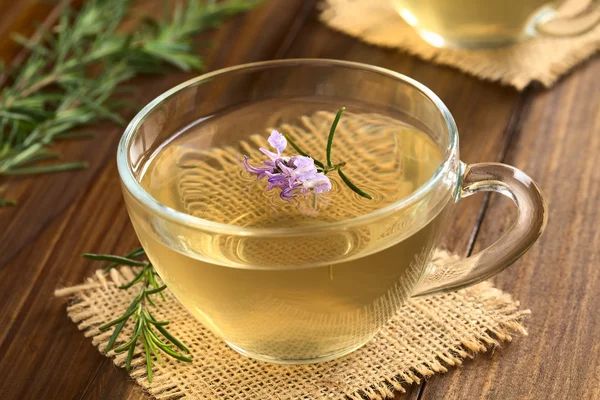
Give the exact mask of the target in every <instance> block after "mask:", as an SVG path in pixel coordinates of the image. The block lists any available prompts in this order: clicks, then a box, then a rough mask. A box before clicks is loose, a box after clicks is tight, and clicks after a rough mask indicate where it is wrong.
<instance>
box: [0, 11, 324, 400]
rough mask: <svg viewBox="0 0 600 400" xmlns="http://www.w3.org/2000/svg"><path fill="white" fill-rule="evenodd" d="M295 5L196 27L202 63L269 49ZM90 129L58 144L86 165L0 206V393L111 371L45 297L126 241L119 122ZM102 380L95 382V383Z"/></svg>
mask: <svg viewBox="0 0 600 400" xmlns="http://www.w3.org/2000/svg"><path fill="white" fill-rule="evenodd" d="M144 4H145V5H147V4H150V5H151V3H150V2H147V3H144ZM152 4H162V1H159V0H157V1H155V2H153V3H152ZM304 6H305V3H304V2H302V1H300V0H294V1H287V2H286V6H285V7H282V6H281V4H280V3H279V2H270V3H267V4H265V5H263V6H261V7H260V8H258V9H256V10H254V11H252V12H250V13H248V14H247V15H243V16H239V17H236V18H234V19H232V20H231V21H230V22H228V23H227V24H226V25H225V26H223V27H222V28H220V29H218V30H215V31H213V32H211V33H209V34H207V35H203V36H202V37H201V38H199V40H201V41H203V42H207V41H209V40H210V41H211V42H213V43H214V46H212V47H210V48H204V49H202V50H201V51H202V54H207V55H208V59H207V63H208V66H209V68H210V69H217V68H222V67H225V66H229V65H234V64H239V63H244V62H250V61H257V60H260V59H268V58H272V57H274V56H275V55H276V53H277V52H278V51H280V48H281V46H282V44H284V43H285V42H286V40H287V41H289V39H287V34H288V32H289V30H290V26H292V25H293V24H294V21H295V20H296V19H297V18H298V15H299V14H301V10H302V8H303V7H304ZM308 6H310V7H312V4H311V3H309V4H308ZM191 76H193V75H191V74H185V73H178V72H173V73H170V74H169V75H167V76H164V77H152V78H143V79H137V80H136V81H135V86H136V87H137V88H138V93H137V97H138V101H139V102H140V103H142V104H143V103H146V102H148V101H150V100H151V99H152V98H154V97H155V96H156V95H158V94H160V93H161V92H163V91H164V90H166V89H168V88H170V87H172V86H174V85H176V84H177V83H179V82H182V81H184V80H186V79H189V78H190V77H191ZM97 130H98V133H99V135H98V137H96V138H95V139H92V140H90V141H81V142H70V143H65V144H64V145H61V148H60V150H61V151H63V153H64V154H65V158H66V159H85V160H88V161H90V164H91V167H90V168H89V169H88V170H86V171H83V172H77V173H66V174H57V175H51V176H46V177H42V178H33V179H26V180H23V181H22V182H18V184H17V185H16V186H19V187H21V185H23V187H24V188H25V189H23V190H22V193H23V194H24V196H19V197H22V198H21V200H22V201H21V204H20V205H19V207H17V208H15V209H9V210H8V211H6V210H3V211H2V213H0V226H2V227H6V229H3V230H2V231H0V243H2V244H1V245H0V246H1V250H0V258H1V260H0V266H1V269H0V282H1V283H0V285H1V286H0V303H1V304H3V307H2V308H1V309H0V326H1V328H0V343H1V344H0V354H2V363H0V374H2V376H3V379H2V380H0V393H2V398H3V399H4V398H6V399H22V398H75V397H81V396H83V395H84V394H85V393H86V391H88V390H89V393H93V387H91V384H92V382H93V381H94V377H96V376H97V375H98V373H99V372H100V371H101V368H102V367H103V366H104V368H106V369H108V370H109V371H112V370H114V367H112V365H111V364H110V362H107V363H105V360H106V359H105V357H103V356H102V355H100V354H99V353H98V351H97V350H96V349H95V348H94V347H93V346H92V345H91V343H90V342H89V340H88V339H86V338H84V337H83V335H81V333H80V332H78V331H77V329H76V327H75V326H74V325H73V324H72V323H71V322H70V321H69V320H68V319H67V317H66V315H65V312H64V306H65V305H64V301H61V300H57V299H54V298H53V295H52V293H53V291H54V289H55V288H56V287H57V286H59V285H71V284H75V283H77V282H79V281H81V280H82V279H83V277H84V276H86V275H88V274H89V273H90V272H91V270H92V269H94V266H93V265H91V264H89V263H86V262H83V261H82V260H81V259H80V258H79V254H81V253H83V252H86V251H91V250H94V251H106V252H124V251H126V250H127V249H128V248H130V247H131V246H133V245H134V243H135V242H136V238H135V235H134V234H133V231H132V229H131V228H130V225H129V220H128V217H127V214H126V211H125V208H124V206H123V203H122V198H121V194H120V184H119V179H118V174H117V172H116V166H115V162H114V158H115V150H116V144H117V142H118V139H119V137H120V133H121V131H122V129H121V128H117V127H114V126H111V125H108V124H107V125H101V126H98V127H97ZM13 184H14V182H11V185H13ZM48 316H51V318H48ZM57 365H59V366H60V367H57ZM115 381H116V382H117V383H120V382H124V386H117V387H116V389H117V393H119V394H118V396H116V397H118V398H121V397H125V393H128V392H129V391H132V392H131V393H132V396H134V395H136V396H139V394H140V393H141V391H140V390H139V389H138V388H136V387H135V386H134V385H133V384H131V383H130V381H128V380H127V379H123V376H119V377H118V379H111V383H110V386H111V387H112V388H113V390H114V389H115V386H114V383H115ZM102 382H103V383H104V384H103V385H102V386H100V389H105V388H106V386H105V385H106V381H102ZM112 398H115V397H112Z"/></svg>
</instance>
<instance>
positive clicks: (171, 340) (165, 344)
mask: <svg viewBox="0 0 600 400" xmlns="http://www.w3.org/2000/svg"><path fill="white" fill-rule="evenodd" d="M144 254H145V252H144V250H143V249H142V248H141V247H140V248H137V249H135V250H133V251H131V252H130V253H128V254H126V255H125V256H114V255H108V254H89V253H88V254H84V255H83V257H84V258H87V259H91V260H99V261H107V262H111V264H110V265H109V266H108V268H106V269H105V270H104V271H105V272H107V271H109V270H110V269H112V268H115V267H117V266H119V265H127V266H133V267H140V269H139V271H138V272H137V274H136V276H135V277H134V278H133V279H131V280H130V281H129V282H127V283H126V284H124V285H121V286H119V289H122V290H127V289H130V288H132V287H133V286H135V285H139V287H140V290H139V292H138V294H137V295H136V296H135V297H134V298H133V300H132V302H131V304H130V305H129V307H127V309H126V310H125V312H124V313H123V314H122V315H121V316H120V317H118V318H115V319H114V320H112V321H110V322H107V323H106V324H104V325H101V326H99V327H98V329H100V330H101V331H107V330H109V329H111V328H112V329H113V332H112V335H111V336H110V339H109V340H108V343H107V345H106V349H105V350H104V351H105V352H106V353H108V352H109V351H110V350H112V349H113V348H114V351H115V353H124V352H127V358H126V360H125V368H126V369H127V371H129V370H130V369H131V361H132V359H133V354H134V352H135V348H136V346H137V344H138V343H139V342H141V343H142V346H143V348H144V354H145V358H146V369H147V373H148V382H150V383H151V382H152V362H153V358H155V359H156V361H157V362H159V363H160V364H162V363H163V361H162V357H161V354H160V353H161V351H162V352H163V353H165V354H167V355H169V356H171V357H173V358H175V359H177V360H180V361H183V362H191V361H192V359H191V356H188V355H186V354H189V353H190V350H189V349H188V348H187V347H186V346H185V345H184V344H183V343H181V342H180V341H179V340H178V339H177V338H175V337H174V336H173V335H172V334H171V333H170V332H169V331H168V330H167V329H166V328H165V327H166V326H167V325H169V321H159V320H157V319H156V318H155V317H154V316H153V315H152V313H151V312H150V310H149V306H152V307H156V303H155V302H154V300H153V299H152V296H154V295H156V294H159V295H160V296H161V297H162V298H163V300H164V299H165V297H164V294H163V293H162V292H163V291H164V290H165V289H166V288H167V287H166V285H160V284H159V282H158V279H157V276H158V274H157V273H156V271H155V270H154V267H153V266H152V264H151V263H150V262H149V261H140V260H137V259H135V258H133V257H140V256H142V255H144ZM130 319H133V323H134V328H133V333H132V335H131V337H130V338H129V339H127V340H126V341H125V342H124V343H123V344H121V345H120V346H118V347H114V346H115V344H116V342H117V339H118V338H119V335H120V333H121V331H122V330H123V328H124V327H125V325H126V324H127V322H128V321H129V320H130ZM113 327H114V328H113ZM160 335H162V336H163V337H164V339H161V337H160Z"/></svg>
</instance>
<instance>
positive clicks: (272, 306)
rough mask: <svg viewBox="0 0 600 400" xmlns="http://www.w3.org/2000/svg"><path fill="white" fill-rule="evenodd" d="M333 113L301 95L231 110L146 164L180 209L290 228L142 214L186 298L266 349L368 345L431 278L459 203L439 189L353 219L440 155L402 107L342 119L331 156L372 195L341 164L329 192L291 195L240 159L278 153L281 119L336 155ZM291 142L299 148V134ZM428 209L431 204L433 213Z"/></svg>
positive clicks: (299, 356)
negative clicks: (272, 139) (274, 141)
mask: <svg viewBox="0 0 600 400" xmlns="http://www.w3.org/2000/svg"><path fill="white" fill-rule="evenodd" d="M267 110H268V112H266V111H267ZM334 111H335V106H331V105H328V104H319V103H315V102H313V101H306V102H304V101H299V100H294V101H289V102H278V103H275V102H263V103H257V104H253V105H249V106H246V107H244V108H241V109H237V110H233V111H228V113H227V118H223V117H220V116H218V115H217V116H213V117H211V118H208V119H205V120H202V121H198V123H196V124H194V125H193V126H190V127H189V128H188V129H186V130H185V131H183V132H181V133H180V134H178V136H176V137H175V138H174V139H172V140H170V141H169V142H167V143H164V144H163V145H162V146H161V147H160V148H158V149H157V150H156V151H155V152H154V154H153V155H152V157H150V158H149V159H148V160H147V161H146V163H145V165H144V166H143V174H142V177H141V184H142V186H143V187H144V189H145V190H146V191H147V192H148V193H150V194H151V195H152V196H153V197H154V198H155V199H157V200H158V201H159V202H160V203H162V204H164V205H166V206H168V207H171V208H173V209H175V210H177V211H180V212H184V213H187V214H190V215H192V216H195V217H198V218H202V219H204V220H208V221H212V222H217V223H221V224H227V225H235V226H239V227H240V230H242V228H243V229H250V231H249V232H260V231H257V229H264V230H270V231H274V230H276V229H282V228H283V229H282V230H281V231H280V232H281V234H273V235H270V236H269V237H264V236H261V235H260V233H258V234H256V235H255V234H252V233H249V234H247V235H239V236H233V235H227V234H214V233H213V234H209V233H204V232H202V231H197V232H196V233H194V234H190V233H189V232H188V231H184V230H181V231H179V230H178V228H173V227H167V226H166V225H165V228H164V229H162V228H161V227H158V228H156V227H155V228H154V229H149V228H148V225H147V224H146V223H145V221H143V220H142V219H140V218H137V217H134V218H133V222H134V226H135V227H136V231H137V233H138V236H139V237H140V240H141V242H142V245H143V246H144V248H145V249H146V252H147V254H148V256H149V258H150V259H151V261H152V262H153V263H154V265H155V267H156V269H157V271H158V272H159V273H160V275H161V277H162V278H163V280H164V281H165V283H166V284H167V285H168V287H169V289H170V290H171V291H172V292H173V293H174V294H175V295H176V296H177V297H178V298H179V300H180V301H181V302H182V304H184V306H185V307H186V308H187V309H188V310H189V311H190V312H191V313H192V314H194V315H195V316H196V317H198V318H199V319H200V320H201V321H203V323H204V324H205V325H206V326H207V327H209V328H210V329H212V330H213V331H214V332H216V333H217V334H219V335H220V336H222V337H223V338H224V339H225V340H226V341H227V342H228V344H229V345H230V346H232V347H233V348H235V349H237V350H239V351H241V352H244V353H247V354H249V355H251V356H253V357H255V358H260V359H266V360H269V361H275V362H302V361H307V362H309V361H310V362H314V361H319V360H326V359H330V358H334V357H338V356H340V355H341V354H344V353H347V352H350V351H352V350H354V349H355V348H356V347H359V346H360V345H362V344H364V343H365V342H366V341H367V340H369V339H370V338H371V337H372V336H373V335H374V334H375V332H376V331H377V330H378V329H379V328H380V327H381V326H382V325H383V324H384V323H385V322H386V321H387V320H388V319H389V318H390V317H391V316H392V315H393V314H394V312H395V311H396V310H397V308H398V307H399V306H400V305H401V304H402V303H403V302H404V301H405V300H406V298H407V297H408V296H409V295H410V294H411V293H412V292H413V290H414V288H415V287H416V286H417V284H418V283H419V281H420V280H421V278H422V277H423V276H424V274H425V271H426V268H427V263H428V260H429V259H430V257H431V253H432V251H433V248H432V247H433V244H434V243H437V240H436V238H437V236H438V235H439V234H440V230H441V227H442V225H443V222H444V219H445V216H446V214H447V211H448V210H449V208H450V207H448V205H449V204H450V203H453V201H452V194H451V193H447V194H445V195H444V196H442V197H443V198H442V199H441V200H440V198H439V196H438V197H436V198H433V197H431V196H424V197H423V198H422V199H420V201H419V202H417V203H415V204H414V205H413V206H410V207H407V208H406V209H405V210H402V211H401V212H400V211H399V212H397V213H395V214H393V216H392V217H390V218H387V219H386V220H385V222H381V220H379V221H378V222H377V223H372V224H366V225H361V226H360V227H356V226H352V225H351V221H352V220H353V219H355V218H359V217H361V216H365V215H366V214H369V213H372V212H377V211H378V210H381V209H383V208H385V207H388V206H391V205H392V204H394V203H396V202H398V201H399V200H401V199H402V198H405V197H406V196H408V195H410V194H411V193H413V192H414V191H415V190H417V189H418V188H419V187H420V186H422V185H423V184H424V183H425V182H426V181H427V180H429V179H430V178H431V177H432V175H433V174H434V173H435V171H436V170H437V169H438V167H439V166H440V165H441V164H442V161H443V153H442V150H441V149H440V148H439V147H438V145H437V144H436V143H435V142H434V141H433V140H432V139H431V137H430V136H429V135H428V134H427V133H425V132H423V131H422V130H420V129H417V128H416V127H414V126H412V125H410V124H408V123H406V121H404V120H403V119H402V118H401V117H400V116H390V115H385V116H384V115H381V114H376V113H371V112H368V110H361V109H360V108H357V107H349V108H348V111H347V112H346V113H345V114H344V115H343V116H342V117H341V119H340V121H339V124H338V126H337V130H336V133H335V140H334V141H333V145H332V148H331V158H332V159H334V160H335V162H337V163H340V165H342V164H343V165H344V166H343V169H344V174H345V175H346V176H347V177H348V178H349V179H351V180H352V182H353V183H354V184H355V185H356V186H358V187H359V188H360V189H361V190H364V192H366V193H368V194H369V195H370V196H371V197H372V199H367V198H364V197H361V196H360V195H358V194H357V193H356V192H355V191H353V190H350V189H349V187H348V186H347V185H346V184H345V183H344V182H343V181H342V179H341V178H340V176H339V175H338V174H335V173H330V174H327V177H328V178H329V181H330V184H331V190H330V191H328V192H327V193H321V194H317V193H313V192H310V193H308V194H307V195H306V196H304V195H297V196H295V197H291V198H289V199H286V198H285V196H282V195H281V192H280V191H279V190H275V189H274V190H266V189H267V185H268V183H267V181H266V180H265V179H257V176H256V175H254V174H252V173H250V172H248V169H247V168H244V167H243V165H244V163H243V157H244V155H246V156H248V157H249V159H248V162H249V163H251V165H254V166H258V165H261V164H260V162H261V161H262V160H264V159H265V154H263V153H262V152H261V151H260V150H259V148H268V149H269V150H273V151H275V150H274V149H273V148H272V147H270V143H269V142H267V138H269V133H270V132H271V130H272V129H277V130H278V131H279V132H281V133H282V134H284V135H286V136H287V137H288V138H289V139H291V140H293V141H294V143H296V144H297V145H299V146H300V147H302V150H303V151H304V152H305V153H307V154H310V155H311V156H312V157H314V158H315V159H320V160H325V158H326V157H325V149H326V147H327V138H328V135H329V132H330V128H331V126H332V123H333V120H334V117H335V113H334ZM262 115H270V116H271V117H270V119H269V120H268V121H264V119H262V120H261V119H260V117H261V116H262ZM294 115H295V117H294ZM277 151H278V152H279V149H277ZM281 153H282V155H283V156H287V157H289V156H293V155H294V154H298V152H297V151H295V149H294V148H292V146H291V145H290V144H288V145H287V147H285V149H284V150H283V151H282V152H281ZM433 203H435V204H433ZM426 207H427V208H428V209H431V208H433V209H434V212H433V213H423V212H422V211H421V210H423V209H425V208H426ZM420 214H423V215H420ZM132 215H134V213H132ZM416 215H418V216H420V217H419V218H415V216H416ZM415 219H417V220H418V221H419V222H418V223H414V222H410V221H414V220H415ZM345 222H348V223H349V225H348V226H347V227H346V226H345V225H344V223H345ZM409 222H410V223H409ZM329 226H331V229H329V230H328V229H326V228H327V227H329ZM285 228H294V229H295V230H296V231H294V232H300V233H302V232H304V234H302V235H297V234H290V232H291V230H290V229H287V230H286V229H285ZM324 228H325V229H324ZM252 229H254V230H252ZM313 230H314V232H315V234H312V233H311V232H313ZM274 232H279V231H274ZM316 232H318V233H316ZM173 248H177V249H180V250H178V251H175V250H174V249H173ZM181 249H183V250H181Z"/></svg>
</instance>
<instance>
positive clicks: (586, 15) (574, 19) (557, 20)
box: [534, 0, 600, 37]
mask: <svg viewBox="0 0 600 400" xmlns="http://www.w3.org/2000/svg"><path fill="white" fill-rule="evenodd" d="M599 23H600V0H590V1H589V3H588V4H587V6H586V7H585V8H584V9H583V10H581V11H579V12H578V13H577V14H575V15H572V16H564V17H561V16H558V17H551V18H548V19H545V20H541V21H539V22H538V23H536V24H535V25H534V29H535V31H536V32H537V33H539V34H541V35H545V36H554V37H569V36H577V35H582V34H584V33H587V32H589V31H591V30H592V29H594V28H595V27H596V26H597V25H598V24H599Z"/></svg>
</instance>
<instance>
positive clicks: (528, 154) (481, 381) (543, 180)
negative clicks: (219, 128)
mask: <svg viewBox="0 0 600 400" xmlns="http://www.w3.org/2000/svg"><path fill="white" fill-rule="evenodd" d="M161 3H162V2H161V1H160V0H159V1H147V2H146V4H147V7H148V10H149V12H157V11H156V10H160V7H161V6H160V4H161ZM0 8H1V9H2V10H3V12H2V15H0V21H1V25H0V31H1V32H2V33H3V34H2V36H1V37H2V39H0V51H2V54H4V55H8V54H11V55H14V48H12V50H11V48H10V47H9V46H7V43H6V42H7V41H8V40H9V39H8V37H7V35H6V34H5V32H6V31H8V30H14V29H24V28H25V27H26V26H28V25H29V24H30V22H31V19H32V18H34V17H37V18H39V17H40V15H42V16H43V15H44V13H47V12H48V7H44V6H42V7H41V8H40V6H39V5H37V6H36V5H32V3H31V2H27V1H12V0H0ZM201 39H210V41H212V42H213V44H214V45H213V46H212V47H204V48H202V49H200V50H199V51H201V52H202V54H206V55H208V57H207V63H208V67H209V69H210V70H215V69H218V68H223V67H227V66H231V65H235V64H241V63H246V62H250V61H258V60H268V59H277V58H292V57H322V58H338V59H345V60H352V61H359V62H365V63H370V64H375V65H379V66H382V67H385V68H389V69H392V70H395V71H398V72H401V73H403V74H406V75H408V76H411V77H413V78H415V79H417V80H418V81H421V82H423V83H424V84H425V85H427V86H428V87H430V88H431V89H432V90H433V91H434V92H436V93H437V94H438V95H439V96H440V97H441V98H442V100H443V101H444V102H445V103H446V105H447V106H448V107H449V108H450V110H451V112H452V113H453V114H454V116H455V118H456V121H457V124H458V127H459V129H460V140H461V149H460V150H461V155H462V159H463V160H464V161H466V162H468V163H473V162H479V161H499V162H505V163H508V164H512V165H515V166H516V167H518V168H521V169H523V170H524V171H527V172H528V173H529V174H531V176H533V177H534V178H535V179H536V180H537V181H538V182H539V184H540V185H541V187H542V188H543V189H544V191H545V193H546V195H547V196H548V199H549V202H550V222H549V225H548V228H547V230H546V233H545V234H544V236H543V237H542V239H541V240H540V241H539V243H538V244H536V245H535V246H534V247H533V248H532V249H531V250H530V251H529V252H528V253H527V254H526V255H525V257H523V258H522V259H521V260H520V261H519V262H517V263H516V264H515V265H513V266H512V267H511V268H509V269H508V270H506V271H505V272H502V273H501V274H500V275H499V276H498V277H497V278H496V279H495V283H496V284H497V285H498V286H499V287H500V288H502V289H504V290H506V291H508V292H510V293H512V294H513V295H514V296H515V297H516V298H517V299H519V300H520V301H521V303H522V305H523V307H527V308H530V309H532V311H533V314H532V317H531V319H530V320H529V321H528V322H527V327H528V330H529V334H530V336H529V337H518V338H516V340H514V342H513V343H510V344H508V343H505V344H503V346H502V349H496V350H494V351H490V352H488V353H487V354H480V355H478V356H477V357H476V358H475V359H474V360H467V361H465V363H464V365H463V366H462V367H459V368H453V369H451V370H450V372H449V373H447V374H446V375H438V376H435V377H433V378H431V379H429V380H428V381H427V382H423V383H421V384H420V385H415V386H413V387H410V388H409V389H408V393H407V394H405V395H400V394H399V395H398V397H397V398H398V399H413V400H416V399H420V400H427V399H441V398H444V399H479V398H481V399H484V398H485V399H557V400H558V399H571V398H578V399H579V398H581V399H593V398H600V340H599V338H600V312H598V307H599V306H600V266H599V265H598V261H599V255H600V229H598V224H599V223H600V212H599V210H600V168H598V164H597V162H598V160H599V159H600V112H599V111H600V79H599V78H600V57H598V56H596V57H594V58H592V59H591V60H589V61H587V62H584V63H582V64H581V65H579V66H577V67H576V68H574V70H573V71H572V72H571V73H570V74H569V75H568V76H567V77H565V78H563V79H562V80H561V81H560V82H559V83H558V84H557V85H556V86H555V87H553V88H552V89H549V90H545V89H542V88H539V87H537V86H531V87H529V88H527V89H526V90H525V91H523V92H517V91H515V90H514V89H512V88H509V87H503V86H500V85H499V84H496V83H489V82H482V81H480V80H477V79H475V78H473V77H471V76H467V75H465V74H463V73H461V72H459V71H457V70H455V69H452V68H448V67H442V66H438V65H434V64H432V63H428V62H425V61H421V60H419V59H417V58H414V57H410V56H408V55H406V54H403V53H400V52H396V51H391V50H384V49H380V48H375V47H371V46H368V45H366V44H363V43H361V42H359V41H357V40H355V39H352V38H350V37H347V36H345V35H343V34H341V33H337V32H334V31H332V30H331V29H328V28H327V27H326V26H324V25H323V24H322V23H320V22H319V20H318V9H317V7H316V4H315V0H306V1H303V0H272V1H270V2H267V3H266V4H265V5H263V6H261V7H260V8H258V9H256V10H254V11H252V12H250V13H248V14H246V15H243V16H238V17H235V18H233V19H232V20H231V21H230V22H228V23H227V24H226V25H225V26H224V27H222V28H220V29H218V30H214V31H211V32H209V33H207V34H204V35H203V36H202V38H201ZM203 43H206V41H204V42H203ZM191 76H193V75H192V74H187V73H181V72H173V73H170V74H168V75H166V76H160V77H152V78H140V79H136V81H135V85H136V86H137V87H138V89H139V100H140V101H143V102H147V101H149V100H151V99H152V98H154V97H155V96H157V95H158V94H160V93H161V92H163V91H164V90H166V89H168V88H170V87H172V86H174V85H175V84H177V83H180V82H182V81H184V80H187V79H189V78H190V77H191ZM94 128H95V129H96V130H97V131H98V135H97V136H96V138H94V139H91V140H87V141H71V142H67V143H63V144H61V145H60V149H61V151H63V152H64V154H65V159H66V160H80V159H83V160H87V161H89V163H90V168H89V169H87V170H85V171H82V172H70V173H61V174H55V175H48V176H40V177H26V178H23V179H19V180H11V181H9V182H8V193H7V194H8V195H9V196H10V197H12V198H16V199H18V200H19V203H20V204H19V206H18V207H16V208H9V209H2V210H0V305H1V306H0V377H1V378H0V398H2V399H74V398H77V399H99V398H103V399H121V398H128V399H129V398H131V399H134V398H136V399H137V398H145V397H147V396H146V395H144V394H143V393H142V391H141V390H140V388H139V387H137V386H136V385H135V384H134V382H133V381H132V380H131V379H130V378H129V377H128V376H127V374H126V372H125V371H124V370H122V369H118V368H116V367H114V366H113V364H112V362H111V361H110V360H109V359H107V358H105V357H104V356H102V355H101V354H99V352H98V350H97V349H96V348H95V347H93V346H92V344H91V343H90V340H89V339H86V338H85V337H84V336H83V335H82V334H81V332H79V331H78V330H77V328H76V326H75V324H73V323H72V322H71V321H69V320H68V318H67V316H66V312H65V304H64V300H62V299H55V298H53V291H54V289H55V288H56V287H58V286H65V285H73V284H76V283H78V282H80V281H81V280H82V279H83V278H84V277H85V276H87V275H89V274H90V273H91V272H92V270H93V269H94V268H96V267H97V264H92V263H89V262H86V261H84V260H82V259H81V258H80V254H81V253H84V252H88V251H92V252H106V253H117V254H122V253H124V252H126V251H127V250H128V249H130V248H132V247H133V246H134V245H135V244H136V242H137V240H136V237H135V235H134V233H133V230H132V228H131V225H130V223H129V219H128V216H127V213H126V211H125V207H124V204H123V199H122V196H121V190H120V187H119V177H118V174H117V169H116V163H115V150H116V147H117V142H118V140H119V137H120V135H121V133H122V129H121V128H118V127H116V126H114V125H112V124H108V123H107V124H101V125H99V126H96V127H94ZM514 216H515V212H514V209H513V207H512V205H511V204H510V203H509V202H508V201H505V200H503V199H501V198H500V197H497V196H491V197H490V196H484V195H481V196H474V197H472V198H469V199H467V200H465V201H462V202H461V203H460V204H459V206H458V211H457V212H456V214H455V215H454V217H453V218H454V219H453V220H452V224H451V225H452V226H451V233H449V234H448V235H447V236H446V237H445V239H444V245H445V246H446V247H448V248H450V249H452V250H454V251H456V252H458V253H461V254H469V253H471V252H472V251H477V250H478V249H480V248H483V247H485V246H486V245H488V244H490V243H491V242H492V241H493V240H495V239H496V238H497V237H499V235H500V234H502V232H504V231H505V230H506V229H507V228H508V227H509V226H510V224H511V223H512V220H513V218H514Z"/></svg>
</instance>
